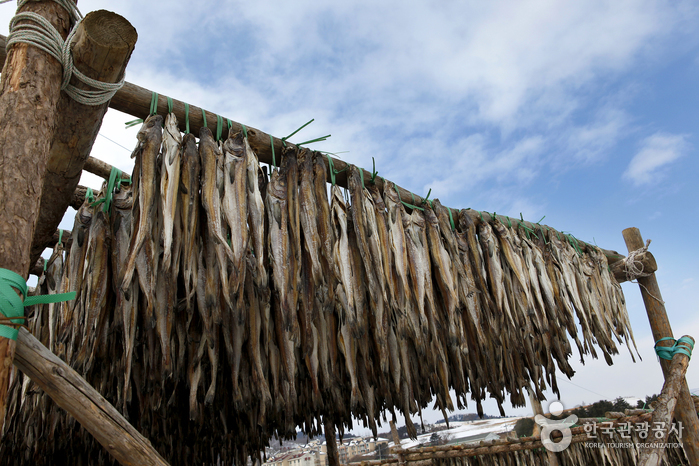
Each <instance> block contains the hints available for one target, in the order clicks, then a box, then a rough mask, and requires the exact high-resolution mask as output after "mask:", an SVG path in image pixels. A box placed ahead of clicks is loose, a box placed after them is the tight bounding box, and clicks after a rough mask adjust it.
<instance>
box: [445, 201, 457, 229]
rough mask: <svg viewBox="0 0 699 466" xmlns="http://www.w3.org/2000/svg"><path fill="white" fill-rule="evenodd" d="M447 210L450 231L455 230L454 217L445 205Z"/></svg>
mask: <svg viewBox="0 0 699 466" xmlns="http://www.w3.org/2000/svg"><path fill="white" fill-rule="evenodd" d="M447 212H449V221H450V222H451V231H454V230H456V225H454V217H452V215H451V209H450V208H449V207H447Z"/></svg>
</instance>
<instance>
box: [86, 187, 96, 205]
mask: <svg viewBox="0 0 699 466" xmlns="http://www.w3.org/2000/svg"><path fill="white" fill-rule="evenodd" d="M85 199H87V202H89V203H90V204H92V203H93V202H95V195H94V193H93V192H92V188H87V191H85Z"/></svg>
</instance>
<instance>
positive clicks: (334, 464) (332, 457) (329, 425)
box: [323, 415, 340, 466]
mask: <svg viewBox="0 0 699 466" xmlns="http://www.w3.org/2000/svg"><path fill="white" fill-rule="evenodd" d="M323 431H325V446H326V450H327V454H328V466H340V456H339V455H338V453H337V443H336V442H335V423H334V422H333V420H332V419H331V418H330V416H327V415H326V416H323Z"/></svg>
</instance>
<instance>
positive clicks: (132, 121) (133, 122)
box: [125, 118, 143, 128]
mask: <svg viewBox="0 0 699 466" xmlns="http://www.w3.org/2000/svg"><path fill="white" fill-rule="evenodd" d="M139 123H143V119H142V118H136V119H135V120H131V121H127V122H126V123H125V125H126V127H127V128H131V127H132V126H136V125H137V124H139Z"/></svg>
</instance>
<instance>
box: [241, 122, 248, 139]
mask: <svg viewBox="0 0 699 466" xmlns="http://www.w3.org/2000/svg"><path fill="white" fill-rule="evenodd" d="M240 126H242V127H243V136H245V139H247V138H248V129H247V128H246V127H245V125H244V124H242V123H241V124H240Z"/></svg>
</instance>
